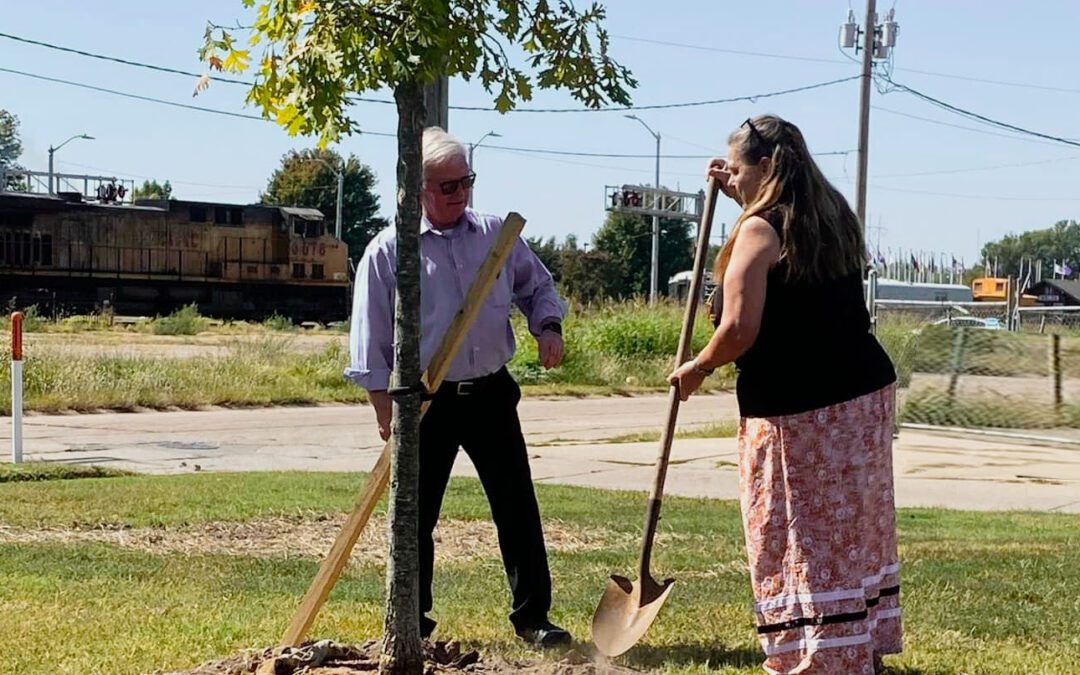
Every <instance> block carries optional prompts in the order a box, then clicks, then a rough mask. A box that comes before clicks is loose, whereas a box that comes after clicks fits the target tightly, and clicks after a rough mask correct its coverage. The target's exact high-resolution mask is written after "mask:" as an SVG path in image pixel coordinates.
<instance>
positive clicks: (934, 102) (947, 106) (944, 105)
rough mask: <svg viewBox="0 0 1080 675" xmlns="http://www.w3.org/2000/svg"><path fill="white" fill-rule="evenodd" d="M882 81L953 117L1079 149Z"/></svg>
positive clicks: (1079, 143)
mask: <svg viewBox="0 0 1080 675" xmlns="http://www.w3.org/2000/svg"><path fill="white" fill-rule="evenodd" d="M884 80H885V81H886V82H887V83H888V84H890V85H891V86H893V87H894V88H895V89H896V90H898V91H902V92H905V93H908V94H911V95H912V96H914V97H916V98H919V99H922V100H923V101H925V102H927V103H929V104H931V105H934V106H937V107H939V108H941V109H942V110H946V111H948V112H951V113H953V114H955V115H959V116H961V117H966V118H968V119H970V120H974V121H976V122H981V123H983V124H986V125H989V126H992V127H997V128H999V129H1006V130H1008V131H1013V132H1016V133H1019V134H1026V135H1028V136H1034V137H1035V138H1043V139H1046V140H1050V141H1056V142H1058V143H1062V144H1064V145H1071V146H1074V147H1078V148H1080V141H1074V140H1072V139H1068V138H1062V137H1060V136H1054V135H1052V134H1045V133H1042V132H1040V131H1032V130H1031V129H1025V128H1024V127H1020V126H1017V125H1015V124H1009V123H1008V122H1002V121H1000V120H995V119H992V118H990V117H987V116H985V115H980V114H979V113H976V112H972V111H970V110H966V109H964V108H961V107H959V106H955V105H953V104H951V103H946V102H945V101H942V100H941V99H937V98H934V97H933V96H930V95H929V94H924V93H922V92H921V91H919V90H917V89H912V88H911V87H908V86H906V85H903V84H899V83H897V82H894V81H893V80H892V79H891V78H889V77H887V76H885V77H884Z"/></svg>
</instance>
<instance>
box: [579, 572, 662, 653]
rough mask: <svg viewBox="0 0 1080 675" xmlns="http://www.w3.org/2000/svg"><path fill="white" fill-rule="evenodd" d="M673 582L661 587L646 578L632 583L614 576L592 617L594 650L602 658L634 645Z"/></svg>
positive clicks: (643, 632) (650, 578) (658, 611)
mask: <svg viewBox="0 0 1080 675" xmlns="http://www.w3.org/2000/svg"><path fill="white" fill-rule="evenodd" d="M674 583H675V580H674V579H665V580H664V583H662V584H660V583H657V582H656V580H655V579H653V578H652V577H651V576H648V575H645V576H643V577H642V578H641V579H640V580H638V581H635V582H631V581H630V580H629V579H627V578H626V577H621V576H618V575H615V574H613V575H612V576H611V580H610V581H608V585H607V588H606V589H605V590H604V595H603V597H601V598H600V604H599V605H597V607H596V613H595V614H593V621H592V638H593V643H594V644H595V645H596V648H597V650H598V651H599V652H600V653H601V654H603V655H604V656H618V655H619V654H623V653H625V652H626V651H628V650H629V649H630V648H631V647H633V646H634V645H635V644H637V642H638V640H640V639H641V637H642V636H643V635H645V631H647V630H649V626H651V625H652V622H653V620H654V619H656V615H657V614H659V613H660V608H661V607H663V606H664V601H665V600H667V597H668V595H670V594H671V587H672V584H674Z"/></svg>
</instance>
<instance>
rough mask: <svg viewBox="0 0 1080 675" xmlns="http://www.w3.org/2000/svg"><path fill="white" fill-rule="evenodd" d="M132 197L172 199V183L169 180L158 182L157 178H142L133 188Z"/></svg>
mask: <svg viewBox="0 0 1080 675" xmlns="http://www.w3.org/2000/svg"><path fill="white" fill-rule="evenodd" d="M131 198H132V199H172V185H171V184H170V183H169V181H165V182H164V183H162V184H159V183H158V182H157V180H144V181H143V184H142V185H139V186H137V187H136V188H135V192H134V193H133V194H132V195H131Z"/></svg>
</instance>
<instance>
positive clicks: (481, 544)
mask: <svg viewBox="0 0 1080 675" xmlns="http://www.w3.org/2000/svg"><path fill="white" fill-rule="evenodd" d="M345 518H346V515H345V514H339V515H335V516H325V517H317V518H314V519H311V518H299V517H293V518H288V517H277V518H265V519H260V520H252V521H247V522H211V523H200V524H198V525H192V526H185V527H177V528H157V527H140V528H131V527H126V526H98V527H87V528H46V529H20V528H11V527H7V526H4V525H2V524H0V543H3V544H9V543H16V544H18V543H55V542H60V543H83V542H100V543H107V544H112V545H114V546H120V547H122V548H132V549H137V550H140V551H146V552H148V553H155V554H162V555H173V554H181V555H199V554H218V555H242V556H252V557H261V558H282V557H284V558H289V557H307V558H320V559H321V558H322V557H323V556H324V555H325V554H326V552H327V551H329V550H330V546H331V545H332V544H333V543H334V539H335V538H336V537H337V535H338V533H339V532H340V531H341V528H342V526H343V525H344V524H345ZM544 535H545V539H546V541H547V545H548V548H549V549H552V550H556V551H563V552H576V551H590V550H598V549H600V548H603V547H605V546H606V545H607V544H608V543H610V542H609V541H608V537H607V536H606V535H607V533H605V532H604V531H602V530H586V529H584V528H580V527H575V526H573V525H570V524H569V523H564V522H560V521H557V520H548V521H545V522H544ZM386 552H387V529H386V520H385V518H382V517H376V518H372V519H371V522H370V523H368V525H367V527H366V528H364V531H363V533H361V535H360V539H359V540H357V543H356V547H355V548H354V549H353V554H352V562H353V563H354V564H356V563H368V562H374V563H380V562H384V561H385V560H386ZM435 556H436V558H437V559H442V560H457V561H461V560H473V559H479V558H497V557H498V556H499V539H498V536H497V534H496V531H495V525H494V524H492V523H491V522H490V521H485V520H443V521H442V522H440V523H439V527H438V529H436V530H435Z"/></svg>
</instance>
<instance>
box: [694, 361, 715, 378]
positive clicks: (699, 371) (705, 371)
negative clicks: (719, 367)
mask: <svg viewBox="0 0 1080 675" xmlns="http://www.w3.org/2000/svg"><path fill="white" fill-rule="evenodd" d="M692 363H693V364H694V372H696V373H697V374H699V375H704V376H705V377H708V376H710V375H712V374H713V373H714V372H716V368H702V367H701V364H700V363H698V360H697V359H694V360H693V362H692Z"/></svg>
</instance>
